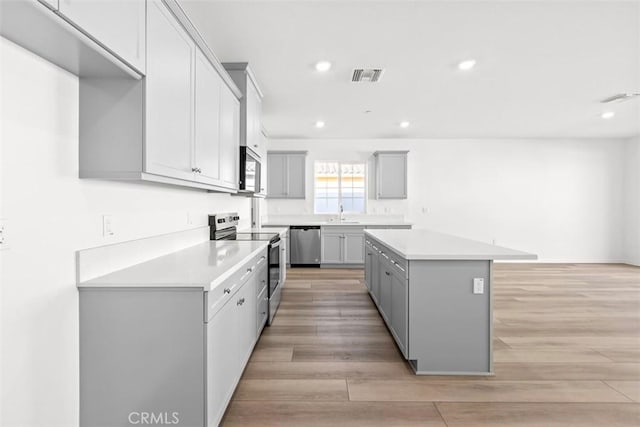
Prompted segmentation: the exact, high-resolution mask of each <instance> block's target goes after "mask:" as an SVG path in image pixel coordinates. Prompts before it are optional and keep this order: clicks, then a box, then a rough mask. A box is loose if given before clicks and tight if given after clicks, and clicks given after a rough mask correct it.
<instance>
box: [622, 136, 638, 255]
mask: <svg viewBox="0 0 640 427" xmlns="http://www.w3.org/2000/svg"><path fill="white" fill-rule="evenodd" d="M625 160H626V167H625V184H624V185H625V187H624V188H625V191H624V194H625V197H626V198H625V202H624V215H625V217H624V224H625V228H624V248H625V257H626V261H627V262H628V263H629V264H634V265H638V266H640V137H635V138H632V139H630V140H629V141H627V146H626V152H625Z"/></svg>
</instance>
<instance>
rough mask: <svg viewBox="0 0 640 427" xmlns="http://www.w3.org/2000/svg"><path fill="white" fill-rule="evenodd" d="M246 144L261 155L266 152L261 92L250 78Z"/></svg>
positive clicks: (247, 94)
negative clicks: (263, 136)
mask: <svg viewBox="0 0 640 427" xmlns="http://www.w3.org/2000/svg"><path fill="white" fill-rule="evenodd" d="M245 96H246V108H247V111H246V115H247V116H246V126H247V128H246V132H247V133H246V145H247V147H249V148H251V149H252V150H253V151H255V152H256V153H257V154H258V155H259V156H261V157H263V156H262V155H263V154H265V153H266V147H264V149H263V147H262V141H261V134H262V130H261V125H260V120H261V119H260V115H261V112H262V105H261V104H262V100H261V99H260V94H258V91H257V90H256V88H255V86H253V83H252V82H251V80H250V79H249V80H248V81H247V93H246V95H245Z"/></svg>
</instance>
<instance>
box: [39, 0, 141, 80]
mask: <svg viewBox="0 0 640 427" xmlns="http://www.w3.org/2000/svg"><path fill="white" fill-rule="evenodd" d="M47 3H51V4H56V3H57V6H58V8H59V12H60V14H61V15H63V16H64V17H66V18H67V19H68V20H70V21H71V22H73V23H74V25H76V26H78V27H80V28H81V29H82V30H83V31H84V32H86V33H87V34H89V35H90V36H91V37H92V38H93V39H94V40H96V41H97V42H98V43H100V44H101V45H102V46H104V47H105V48H107V49H108V50H109V51H111V52H112V53H113V54H115V55H116V56H118V57H119V58H121V59H122V60H123V61H124V62H126V63H128V64H129V65H130V66H131V67H133V68H135V69H136V70H138V71H139V72H140V73H141V74H145V33H146V31H145V3H146V1H145V0H59V1H48V2H47Z"/></svg>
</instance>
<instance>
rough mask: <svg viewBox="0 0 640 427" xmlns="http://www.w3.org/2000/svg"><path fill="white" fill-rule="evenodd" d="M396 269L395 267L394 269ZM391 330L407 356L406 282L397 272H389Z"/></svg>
mask: <svg viewBox="0 0 640 427" xmlns="http://www.w3.org/2000/svg"><path fill="white" fill-rule="evenodd" d="M395 268H396V269H397V267H395ZM390 278H391V329H392V330H393V332H394V334H395V336H396V340H397V342H398V347H400V350H401V351H402V354H404V355H405V357H406V356H407V322H408V318H407V281H406V280H405V277H404V275H403V274H400V272H399V271H394V270H392V271H391V276H390Z"/></svg>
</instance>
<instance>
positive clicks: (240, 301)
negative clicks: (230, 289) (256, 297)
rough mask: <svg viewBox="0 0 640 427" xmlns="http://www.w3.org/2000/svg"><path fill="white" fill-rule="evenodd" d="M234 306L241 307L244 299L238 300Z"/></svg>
mask: <svg viewBox="0 0 640 427" xmlns="http://www.w3.org/2000/svg"><path fill="white" fill-rule="evenodd" d="M236 304H237V305H242V304H244V298H240V299H239V300H238V302H237V303H236Z"/></svg>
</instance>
